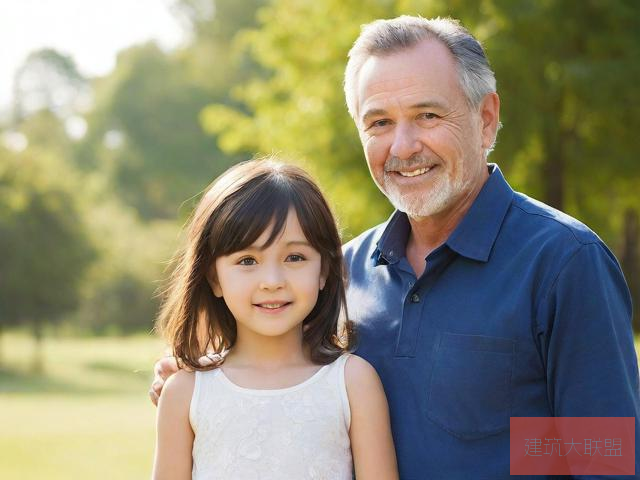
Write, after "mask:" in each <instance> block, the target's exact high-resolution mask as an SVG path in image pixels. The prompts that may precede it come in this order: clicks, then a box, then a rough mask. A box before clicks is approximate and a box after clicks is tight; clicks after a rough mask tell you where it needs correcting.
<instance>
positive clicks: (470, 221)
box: [372, 164, 513, 265]
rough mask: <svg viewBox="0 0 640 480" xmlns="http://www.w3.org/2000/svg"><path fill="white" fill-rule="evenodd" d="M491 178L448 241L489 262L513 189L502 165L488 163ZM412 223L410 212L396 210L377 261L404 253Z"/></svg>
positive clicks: (456, 248) (458, 249)
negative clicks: (500, 166) (502, 170)
mask: <svg viewBox="0 0 640 480" xmlns="http://www.w3.org/2000/svg"><path fill="white" fill-rule="evenodd" d="M488 169H489V178H488V179H487V181H486V182H485V184H484V185H483V186H482V189H481V190H480V193H478V196H477V197H476V199H475V200H474V202H473V204H472V205H471V208H469V211H468V212H467V213H466V215H465V216H464V217H463V219H462V221H461V222H460V223H459V224H458V226H457V227H456V228H455V230H454V231H453V232H452V233H451V235H450V236H449V238H448V239H447V241H446V242H445V243H446V245H447V246H448V247H449V248H450V249H451V250H453V251H455V252H457V253H458V254H460V255H462V256H464V257H468V258H471V259H473V260H478V261H482V262H486V261H488V260H489V255H490V254H491V249H492V248H493V244H494V243H495V240H496V238H497V236H498V232H499V231H500V227H501V226H502V221H503V220H504V216H505V215H506V213H507V210H508V209H509V206H510V205H511V201H512V199H513V190H512V188H511V187H510V186H509V184H508V183H507V181H506V180H505V178H504V176H503V175H502V172H501V171H500V168H498V166H497V165H495V164H489V165H488ZM410 231H411V225H410V224H409V219H408V218H407V215H406V214H405V213H403V212H400V211H398V210H396V211H395V212H393V214H392V215H391V217H390V218H389V220H388V221H387V226H386V227H385V229H384V231H383V232H382V235H381V236H380V239H379V240H378V243H377V246H376V249H375V251H374V253H373V255H372V257H374V258H375V259H376V261H377V265H381V264H393V263H396V262H398V260H399V259H400V258H402V257H403V256H404V255H405V248H406V245H407V240H408V238H409V233H410Z"/></svg>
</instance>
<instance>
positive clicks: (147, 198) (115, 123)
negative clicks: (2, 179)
mask: <svg viewBox="0 0 640 480" xmlns="http://www.w3.org/2000/svg"><path fill="white" fill-rule="evenodd" d="M212 98H213V97H211V96H210V95H209V94H208V93H207V92H206V91H205V90H204V89H203V88H201V87H200V86H198V85H197V84H194V82H192V81H191V80H190V79H189V78H188V77H187V76H186V74H185V71H184V70H183V68H182V66H181V63H180V62H178V61H175V60H174V59H172V58H171V57H168V56H167V55H166V54H164V53H163V52H161V51H160V50H159V49H158V48H157V47H156V46H155V45H153V44H148V45H144V46H141V47H134V48H131V49H129V50H127V51H125V52H123V53H122V54H120V56H119V58H118V65H117V67H116V70H115V71H114V72H113V73H112V74H111V75H110V76H109V77H107V78H106V79H104V80H103V81H102V82H99V83H98V84H97V88H96V108H95V110H94V111H93V112H92V114H91V115H90V116H89V132H88V135H87V137H86V138H85V140H84V141H83V142H82V144H81V145H80V146H79V147H78V153H77V164H78V165H79V166H80V167H81V168H83V169H84V170H89V169H100V170H103V171H104V172H105V174H106V175H107V176H108V178H109V179H110V183H111V185H112V187H113V188H114V189H115V191H116V193H117V194H119V195H120V196H121V198H122V199H123V202H124V203H126V204H129V205H131V206H133V207H134V208H136V210H137V211H138V213H139V215H140V216H141V218H144V219H147V220H149V219H153V218H174V217H175V214H176V211H177V208H178V206H179V205H180V204H181V203H182V202H183V201H184V200H185V199H186V198H188V197H190V196H191V195H193V194H194V193H196V192H198V191H199V190H200V189H202V188H203V187H204V186H205V185H207V183H209V181H210V180H211V179H212V178H213V177H214V176H215V175H216V173H219V172H220V171H221V170H223V169H224V168H226V167H227V166H228V165H229V164H230V161H229V159H228V158H226V157H224V156H222V155H221V154H220V153H219V152H218V150H217V148H216V146H215V142H214V140H213V139H211V138H209V137H208V136H206V135H205V134H204V133H203V132H202V130H201V128H200V126H199V125H198V120H197V117H198V112H199V111H200V109H201V108H202V106H203V105H205V104H206V103H207V102H208V101H211V99H212ZM114 136H115V138H116V140H117V139H119V140H117V141H115V142H114V141H113V138H114Z"/></svg>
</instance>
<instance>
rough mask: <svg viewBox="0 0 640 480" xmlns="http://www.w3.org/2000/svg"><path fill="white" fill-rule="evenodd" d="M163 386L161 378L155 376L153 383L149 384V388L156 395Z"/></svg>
mask: <svg viewBox="0 0 640 480" xmlns="http://www.w3.org/2000/svg"><path fill="white" fill-rule="evenodd" d="M163 386H164V380H162V379H161V378H156V379H155V380H154V381H153V383H152V384H151V390H150V391H152V392H155V393H157V394H158V395H160V392H161V391H162V387H163Z"/></svg>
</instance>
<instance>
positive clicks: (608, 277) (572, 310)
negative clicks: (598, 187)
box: [537, 242, 640, 472]
mask: <svg viewBox="0 0 640 480" xmlns="http://www.w3.org/2000/svg"><path fill="white" fill-rule="evenodd" d="M537 318H538V322H539V324H538V327H539V337H538V338H539V339H540V345H541V354H542V357H543V361H544V362H545V368H546V374H547V395H548V400H549V405H550V406H551V408H552V411H553V414H554V416H557V417H635V434H636V436H635V438H636V440H635V442H636V472H637V471H639V470H638V448H639V447H640V441H639V440H640V437H639V433H640V424H639V423H638V418H639V407H640V394H639V380H638V363H637V362H638V361H637V357H636V352H635V349H634V340H633V331H632V328H631V299H630V295H629V290H628V288H627V285H626V283H625V280H624V277H623V275H622V272H621V270H620V267H619V265H618V263H617V261H616V260H615V258H614V257H613V255H612V254H611V252H610V251H609V250H608V249H607V248H606V247H605V246H604V245H602V244H600V243H596V242H594V243H589V244H584V245H582V246H581V247H580V248H579V249H578V250H577V251H576V252H575V254H574V255H573V256H572V257H571V258H570V259H568V261H567V262H566V263H565V265H563V266H562V269H561V270H560V272H559V274H558V276H557V279H556V281H555V282H554V284H553V285H552V287H551V288H550V290H549V292H548V294H547V296H546V298H544V299H543V300H542V302H541V304H540V306H539V311H538V316H537Z"/></svg>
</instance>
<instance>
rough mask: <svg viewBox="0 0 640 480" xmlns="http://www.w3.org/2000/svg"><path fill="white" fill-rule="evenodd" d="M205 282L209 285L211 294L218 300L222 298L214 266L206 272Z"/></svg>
mask: <svg viewBox="0 0 640 480" xmlns="http://www.w3.org/2000/svg"><path fill="white" fill-rule="evenodd" d="M207 282H208V283H209V286H210V287H211V291H212V292H213V294H214V295H215V296H216V297H218V298H222V288H220V283H219V282H218V276H217V275H216V266H215V264H212V265H211V267H210V268H209V271H208V272H207Z"/></svg>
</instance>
